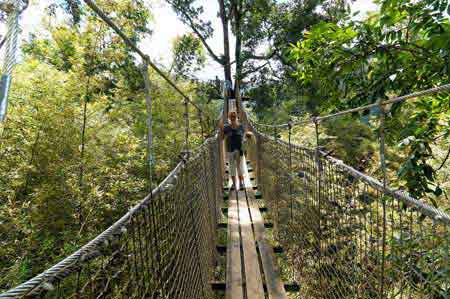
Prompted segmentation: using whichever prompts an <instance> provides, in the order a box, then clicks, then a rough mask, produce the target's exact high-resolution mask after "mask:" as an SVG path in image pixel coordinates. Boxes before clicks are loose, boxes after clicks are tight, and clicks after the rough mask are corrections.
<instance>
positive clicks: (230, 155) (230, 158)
mask: <svg viewBox="0 0 450 299" xmlns="http://www.w3.org/2000/svg"><path fill="white" fill-rule="evenodd" d="M228 164H230V176H231V180H232V181H233V185H232V187H234V188H235V189H236V167H237V165H236V164H237V163H236V155H234V153H228Z"/></svg>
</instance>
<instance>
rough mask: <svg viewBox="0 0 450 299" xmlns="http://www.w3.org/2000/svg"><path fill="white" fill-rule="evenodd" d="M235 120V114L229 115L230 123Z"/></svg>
mask: <svg viewBox="0 0 450 299" xmlns="http://www.w3.org/2000/svg"><path fill="white" fill-rule="evenodd" d="M236 119H237V115H236V113H233V112H232V113H230V120H231V121H235V120H236Z"/></svg>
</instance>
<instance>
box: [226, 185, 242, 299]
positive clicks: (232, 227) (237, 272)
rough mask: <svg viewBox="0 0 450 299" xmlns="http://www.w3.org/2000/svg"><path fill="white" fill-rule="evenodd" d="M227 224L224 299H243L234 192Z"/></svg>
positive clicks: (239, 243)
mask: <svg viewBox="0 0 450 299" xmlns="http://www.w3.org/2000/svg"><path fill="white" fill-rule="evenodd" d="M228 224H229V225H228V246H227V274H226V275H227V276H226V277H227V281H226V299H243V298H244V293H243V288H242V269H241V240H240V235H239V212H238V202H237V198H236V192H231V194H230V206H229V210H228Z"/></svg>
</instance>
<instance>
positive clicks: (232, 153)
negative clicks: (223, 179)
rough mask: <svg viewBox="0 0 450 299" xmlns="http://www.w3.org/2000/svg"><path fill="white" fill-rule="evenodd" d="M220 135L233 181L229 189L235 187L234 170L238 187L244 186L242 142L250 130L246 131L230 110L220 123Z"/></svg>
mask: <svg viewBox="0 0 450 299" xmlns="http://www.w3.org/2000/svg"><path fill="white" fill-rule="evenodd" d="M220 128H221V130H220V136H221V138H222V139H224V140H225V148H226V153H227V157H228V163H229V166H230V176H231V180H232V181H233V185H232V186H231V188H230V190H232V189H237V188H236V186H237V185H236V183H237V182H236V172H237V176H238V177H239V185H240V189H241V190H243V189H244V188H245V183H244V149H243V142H244V136H245V137H247V138H249V137H251V133H250V132H248V131H247V132H246V130H245V128H244V126H243V125H242V124H241V123H240V121H239V118H238V116H237V112H236V111H230V112H229V113H228V120H227V121H226V123H225V125H224V124H223V123H222V122H221V124H220Z"/></svg>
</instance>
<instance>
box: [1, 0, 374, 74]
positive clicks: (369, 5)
mask: <svg viewBox="0 0 450 299" xmlns="http://www.w3.org/2000/svg"><path fill="white" fill-rule="evenodd" d="M53 2H54V0H53V1H50V0H40V1H39V0H32V1H31V5H30V7H29V8H28V9H27V10H26V11H25V13H24V14H23V16H22V18H21V21H20V24H21V27H22V29H23V32H22V35H21V39H23V38H26V37H27V36H28V35H29V34H30V33H32V32H35V31H36V30H38V29H39V24H40V23H41V21H42V16H43V12H44V10H45V7H47V6H48V5H49V4H50V3H53ZM198 2H199V3H201V4H203V6H204V8H205V12H204V14H205V16H206V18H208V19H210V20H212V21H213V22H212V26H213V28H214V30H215V32H216V34H214V36H213V37H212V38H211V39H210V40H209V44H210V46H211V48H212V49H213V50H214V51H215V52H216V53H223V50H222V49H223V45H222V34H221V30H220V28H221V25H220V20H219V18H217V17H216V16H217V11H218V5H217V1H213V0H199V1H198ZM147 3H149V7H150V10H151V12H152V14H153V17H154V20H153V22H151V23H150V25H149V27H150V29H151V30H152V31H153V34H152V36H151V37H150V38H147V39H145V40H144V41H143V42H142V43H141V45H140V47H141V49H142V50H143V52H145V53H146V54H148V55H149V56H150V57H151V58H152V60H153V61H154V62H156V63H157V64H158V65H163V66H169V65H170V63H171V61H172V53H171V49H172V41H173V40H174V38H176V37H177V36H179V35H183V34H185V33H187V32H190V30H189V28H188V27H187V26H185V25H184V24H183V23H182V22H181V21H180V20H179V19H178V17H177V15H176V14H175V12H173V10H172V9H171V8H170V6H169V5H167V4H166V3H165V1H164V0H152V1H147ZM351 9H352V11H353V12H356V11H360V15H359V16H358V18H362V17H364V16H365V15H366V14H367V12H370V11H374V10H376V9H377V6H376V4H374V3H373V2H372V0H356V1H355V2H354V3H353V4H352V6H351ZM4 30H5V28H4V27H2V26H0V32H1V33H4ZM232 42H233V41H232ZM222 73H223V72H222V70H221V68H220V66H219V65H218V64H217V63H215V62H214V61H212V59H210V58H208V60H207V65H206V67H205V68H204V69H203V70H202V71H201V72H199V73H197V74H196V75H197V77H199V78H200V79H213V78H215V76H216V75H217V76H219V78H220V77H221V76H222Z"/></svg>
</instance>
